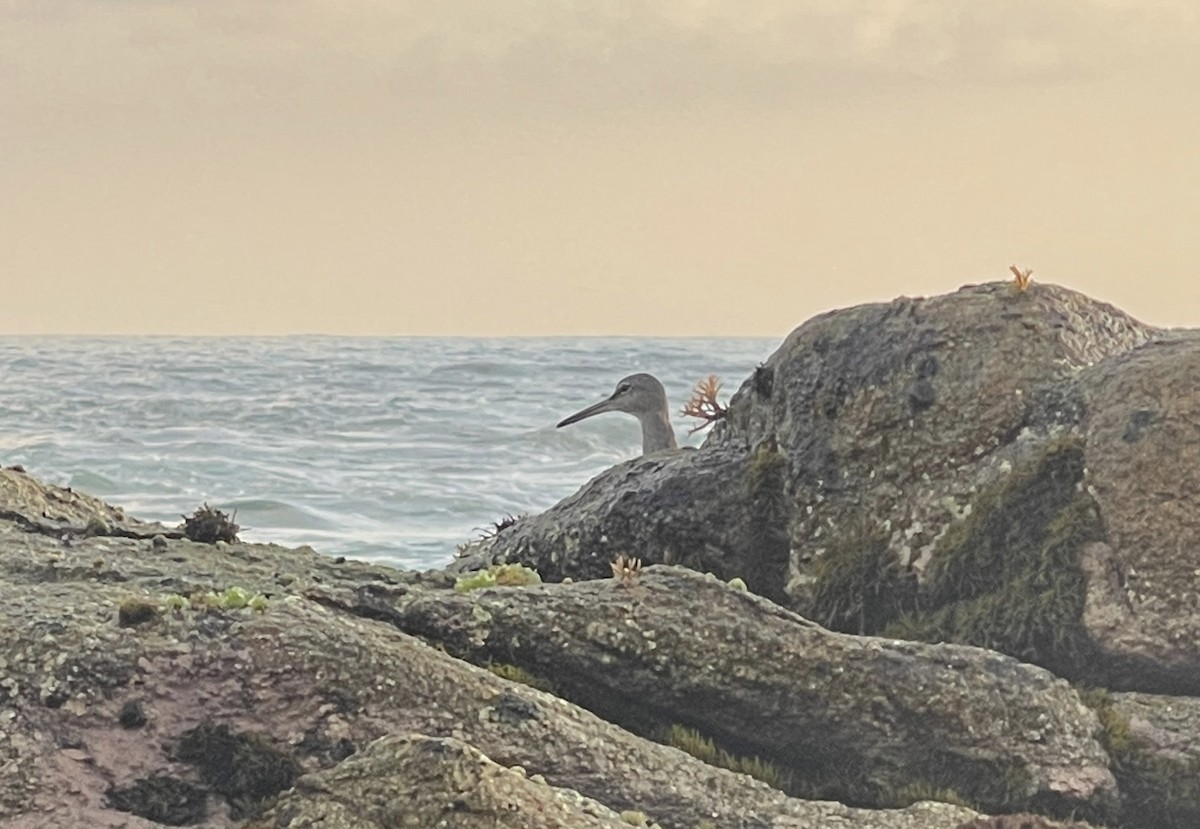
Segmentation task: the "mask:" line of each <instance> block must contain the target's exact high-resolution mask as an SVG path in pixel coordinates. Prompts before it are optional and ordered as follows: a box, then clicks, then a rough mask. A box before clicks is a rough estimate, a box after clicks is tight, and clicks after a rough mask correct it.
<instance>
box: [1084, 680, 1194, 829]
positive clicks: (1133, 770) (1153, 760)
mask: <svg viewBox="0 0 1200 829" xmlns="http://www.w3.org/2000/svg"><path fill="white" fill-rule="evenodd" d="M1079 696H1080V698H1081V699H1082V700H1083V702H1084V704H1085V705H1087V706H1088V707H1089V708H1091V709H1092V710H1093V711H1095V712H1096V716H1097V717H1098V718H1099V720H1100V725H1101V726H1102V728H1103V730H1102V731H1101V733H1100V744H1101V745H1102V746H1104V750H1105V751H1107V752H1108V756H1109V757H1110V758H1111V759H1112V763H1111V768H1112V773H1113V776H1115V777H1116V778H1117V786H1118V788H1119V790H1120V792H1121V807H1120V808H1121V811H1120V816H1119V817H1120V819H1119V824H1120V825H1121V826H1122V827H1127V829H1194V827H1196V826H1200V760H1197V759H1196V758H1195V757H1191V756H1187V755H1183V754H1180V755H1178V756H1174V757H1172V756H1167V755H1164V754H1161V753H1153V752H1151V751H1149V750H1148V749H1147V748H1146V747H1145V746H1144V745H1139V743H1138V740H1137V738H1136V737H1135V736H1134V735H1133V732H1132V730H1131V729H1130V724H1129V718H1128V717H1127V716H1125V715H1124V714H1122V713H1121V712H1120V711H1118V710H1117V709H1116V707H1115V706H1114V705H1113V701H1112V698H1111V697H1110V696H1109V694H1108V692H1107V691H1105V690H1103V689H1089V690H1083V691H1080V692H1079Z"/></svg>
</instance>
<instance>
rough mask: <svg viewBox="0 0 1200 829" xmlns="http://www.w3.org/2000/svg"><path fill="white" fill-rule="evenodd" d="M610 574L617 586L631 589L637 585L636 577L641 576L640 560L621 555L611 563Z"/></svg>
mask: <svg viewBox="0 0 1200 829" xmlns="http://www.w3.org/2000/svg"><path fill="white" fill-rule="evenodd" d="M612 574H613V578H614V579H616V580H617V584H618V585H624V586H625V587H632V586H633V585H635V584H637V582H638V576H640V575H641V574H642V560H641V559H640V558H632V557H631V556H627V555H625V554H624V553H622V554H621V555H619V556H617V559H616V561H614V562H612Z"/></svg>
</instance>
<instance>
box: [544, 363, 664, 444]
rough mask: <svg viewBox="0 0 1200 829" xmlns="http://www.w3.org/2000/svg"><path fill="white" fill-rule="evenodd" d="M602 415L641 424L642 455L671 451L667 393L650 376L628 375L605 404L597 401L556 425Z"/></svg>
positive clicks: (653, 377) (568, 423) (566, 424)
mask: <svg viewBox="0 0 1200 829" xmlns="http://www.w3.org/2000/svg"><path fill="white" fill-rule="evenodd" d="M604 412H626V413H628V414H631V415H633V416H634V417H636V418H637V419H638V420H639V421H641V424H642V454H644V455H648V454H650V453H651V452H658V451H660V450H662V449H674V448H676V444H675V432H674V430H672V429H671V415H670V411H669V410H668V408H667V393H666V391H665V390H664V389H663V384H662V383H660V382H658V378H657V377H655V376H654V375H653V374H631V375H629V376H628V377H626V378H624V379H623V380H621V381H620V382H619V383H617V390H616V391H614V392H613V393H612V396H610V397H609V398H608V399H607V400H601V401H600V402H599V403H596V404H595V405H593V406H588V407H587V408H586V409H584V410H583V411H579V412H576V413H575V414H573V415H571V416H570V417H568V418H566V419H565V420H563V421H562V422H560V423H559V424H558V425H559V426H560V427H562V426H569V425H570V424H572V423H578V422H579V421H581V420H583V419H584V418H585V417H591V416H592V415H598V414H603V413H604Z"/></svg>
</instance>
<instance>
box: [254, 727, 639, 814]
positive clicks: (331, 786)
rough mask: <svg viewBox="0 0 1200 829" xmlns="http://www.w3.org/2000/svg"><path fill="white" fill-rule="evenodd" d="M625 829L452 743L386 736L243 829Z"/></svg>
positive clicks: (312, 778) (572, 797)
mask: <svg viewBox="0 0 1200 829" xmlns="http://www.w3.org/2000/svg"><path fill="white" fill-rule="evenodd" d="M314 825H326V826H338V827H347V829H351V828H352V829H390V827H413V829H416V828H417V827H425V826H454V827H458V828H460V829H475V828H476V827H477V828H478V829H504V827H512V829H576V828H577V827H578V829H584V827H595V828H596V829H601V828H602V827H607V829H629V824H628V823H626V822H625V821H624V820H623V819H622V817H621V815H619V814H617V813H616V812H614V811H613V810H612V809H609V808H608V807H606V806H604V805H602V804H600V803H597V802H596V801H594V800H591V799H590V798H586V797H584V796H582V795H580V794H579V793H578V792H575V791H572V790H570V789H560V788H556V787H554V786H550V785H548V784H546V783H535V782H533V781H531V780H529V779H527V778H525V777H524V776H523V775H520V774H518V773H515V772H514V771H513V770H512V769H509V768H505V767H504V766H501V765H498V764H496V763H494V762H492V761H491V760H489V759H488V758H487V757H485V756H484V755H483V753H482V752H480V751H479V750H477V749H475V748H472V747H471V746H469V745H467V744H465V743H463V742H461V741H459V740H455V739H452V738H434V737H425V736H423V735H419V734H393V735H389V736H387V737H382V738H380V739H379V740H376V741H375V742H374V743H372V744H371V745H370V746H368V747H367V749H366V751H364V752H363V753H361V754H359V755H356V756H355V757H353V758H351V759H349V760H347V761H345V762H344V763H341V764H340V765H338V766H337V767H335V768H333V769H329V770H327V771H321V772H317V773H314V774H310V775H307V776H305V777H303V778H301V779H300V781H299V783H298V784H297V786H296V787H295V789H293V790H292V791H291V792H289V793H288V794H286V795H284V796H283V797H282V798H281V799H280V801H279V803H278V805H277V806H276V807H275V808H274V809H273V810H272V812H270V813H268V814H267V815H265V816H264V817H263V818H262V819H261V820H258V821H252V822H251V823H250V824H248V826H247V829H288V827H292V826H295V827H307V826H314Z"/></svg>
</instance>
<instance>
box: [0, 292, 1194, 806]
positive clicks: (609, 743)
mask: <svg viewBox="0 0 1200 829" xmlns="http://www.w3.org/2000/svg"><path fill="white" fill-rule="evenodd" d="M1197 369H1200V338H1197V337H1196V336H1194V335H1193V334H1192V332H1180V331H1172V332H1165V331H1160V330H1157V329H1153V328H1150V327H1148V326H1144V325H1142V324H1141V323H1138V322H1137V321H1136V320H1132V319H1131V318H1129V317H1128V316H1126V315H1124V314H1122V313H1121V312H1120V311H1118V310H1116V309H1114V308H1111V307H1110V306H1106V305H1103V304H1101V303H1098V302H1095V301H1094V300H1091V299H1089V298H1087V297H1085V296H1082V295H1080V294H1077V293H1074V292H1071V291H1067V290H1065V289H1062V288H1058V287H1056V286H1049V285H1045V286H1043V285H1033V286H1030V287H1029V288H1028V290H1024V291H1018V290H1014V288H1013V287H1012V286H1010V285H1007V284H1003V285H1001V284H993V285H983V286H976V287H970V288H965V289H963V290H961V291H959V292H956V293H954V294H950V295H946V296H942V297H933V298H930V299H920V300H912V299H900V300H896V301H895V302H892V303H887V304H880V305H871V306H860V307H857V308H851V309H847V310H844V311H838V312H833V313H831V314H826V315H823V316H822V317H818V318H816V319H814V320H811V321H809V322H808V323H806V324H805V325H803V326H801V327H800V328H799V329H797V330H796V332H794V333H793V334H792V335H791V336H790V337H789V338H788V339H787V340H786V341H785V342H784V344H783V345H782V346H781V348H780V349H779V351H778V352H776V354H775V355H773V356H772V357H771V358H770V360H768V361H767V363H766V364H765V365H764V366H762V367H760V368H759V369H758V370H757V371H756V372H755V373H754V374H753V375H751V376H750V377H748V378H747V379H746V382H745V383H744V384H743V386H742V388H741V390H740V391H739V392H738V393H737V395H735V397H734V399H733V400H732V401H731V404H730V410H729V415H728V416H727V418H726V420H725V421H724V422H723V423H721V424H720V425H719V426H718V428H717V430H716V431H715V432H714V434H713V435H712V436H711V437H710V438H709V440H708V441H707V442H706V444H705V446H704V447H702V448H701V449H699V450H679V451H675V452H667V453H658V454H654V455H651V456H647V457H644V458H639V459H636V460H633V461H630V462H628V463H625V464H621V465H618V466H617V467H614V468H613V469H612V470H609V471H608V472H606V473H604V474H602V475H601V476H599V477H597V478H596V479H595V480H593V481H591V482H589V483H588V484H587V486H585V487H584V488H583V489H581V490H580V492H579V493H577V494H576V495H574V496H572V497H571V498H568V499H566V500H565V501H563V502H562V503H561V504H559V505H557V506H556V507H554V508H553V509H551V510H548V511H547V512H546V513H543V514H542V515H538V516H531V517H528V518H523V519H521V520H520V521H518V522H516V523H515V524H513V525H512V526H508V527H505V528H504V529H503V530H501V531H500V532H498V533H497V534H495V535H494V536H493V537H491V538H488V539H485V540H482V541H480V542H477V543H475V544H473V545H471V546H470V547H469V548H468V549H466V550H465V552H464V555H463V556H462V557H461V558H460V559H459V560H457V561H456V562H454V563H453V564H452V565H451V566H450V567H448V568H446V569H444V570H440V571H431V572H426V573H416V572H407V571H400V570H396V569H393V568H389V567H385V566H379V565H368V564H365V563H362V562H355V561H344V560H341V559H336V560H335V559H332V558H330V557H327V556H322V555H320V554H318V553H316V552H314V551H313V550H311V549H308V548H299V549H286V548H283V547H278V546H274V545H261V544H243V543H240V542H234V543H227V542H225V541H221V542H217V543H215V544H214V543H199V542H196V541H192V540H189V539H188V538H186V537H185V533H184V532H183V530H182V529H181V528H166V527H162V526H159V525H154V524H146V523H143V522H140V521H138V520H137V519H136V518H133V517H131V516H128V515H126V514H125V513H124V512H123V511H122V510H120V509H119V508H118V507H114V506H110V505H107V504H104V503H103V502H101V501H99V500H97V499H94V498H91V497H89V496H87V495H85V494H83V493H78V492H72V491H70V490H67V489H61V488H58V487H54V486H50V485H46V484H43V483H41V482H40V481H38V480H37V479H36V478H35V477H33V476H31V475H29V474H27V473H26V472H25V471H23V470H17V469H5V470H0V586H2V587H3V596H4V601H3V602H0V628H2V629H3V639H2V640H0V641H2V644H0V772H2V773H0V825H3V826H13V827H55V826H62V827H76V826H105V827H153V826H162V825H193V826H204V827H232V826H249V827H261V829H266V827H274V828H275V829H283V828H284V827H296V828H297V829H298V828H299V827H302V826H315V825H322V826H339V827H340V826H346V827H362V829H382V827H391V826H412V827H426V826H430V827H432V826H447V827H510V826H511V827H589V826H596V827H601V826H611V827H628V826H631V825H632V826H638V825H644V826H651V825H658V826H660V827H663V828H664V829H700V827H709V829H715V828H716V827H720V828H721V829H725V828H726V827H729V829H762V827H779V829H787V828H789V827H790V828H792V829H800V827H868V828H869V827H879V829H888V828H889V827H896V828H897V829H899V828H900V827H912V829H917V827H932V828H933V829H937V827H945V829H958V828H959V827H964V828H966V827H997V828H999V827H1018V826H1021V827H1053V826H1076V827H1082V826H1088V825H1091V826H1097V827H1099V826H1113V827H1116V826H1128V827H1151V826H1154V827H1160V826H1163V827H1175V826H1178V827H1184V826H1195V825H1198V823H1200V783H1197V782H1196V781H1197V780H1198V779H1200V774H1197V772H1198V771H1200V749H1197V748H1196V746H1200V645H1198V644H1197V643H1198V642H1200V639H1198V638H1197V635H1196V634H1197V633H1200V608H1198V605H1197V597H1198V596H1200V551H1198V550H1197V549H1195V547H1194V539H1195V538H1196V537H1197V536H1196V534H1195V532H1194V531H1193V527H1192V523H1193V522H1194V521H1197V520H1200V519H1197V518H1196V517H1195V516H1197V515H1200V511H1198V510H1197V509H1196V507H1197V506H1200V505H1198V504H1197V503H1196V501H1197V499H1200V466H1198V465H1197V463H1196V462H1197V460H1198V459H1197V457H1196V456H1197V453H1198V451H1200V446H1197V445H1196V441H1195V427H1196V424H1198V423H1200V394H1198V393H1197V392H1196V391H1195V389H1194V382H1193V381H1194V378H1195V377H1196V376H1197ZM617 555H627V556H631V557H637V558H639V559H641V560H642V561H643V562H645V564H646V566H645V567H644V568H642V569H641V570H640V571H637V572H635V573H632V574H629V575H628V576H627V577H626V578H614V577H613V576H612V569H611V565H610V562H611V561H612V560H613V559H614V558H616V556H617ZM488 568H495V569H493V571H492V572H493V576H497V577H489V578H478V577H477V576H476V575H474V574H478V573H479V572H482V571H486V570H487V569H488ZM499 568H504V569H503V570H501V569H499ZM746 585H748V586H749V590H748V591H747V590H746V589H745V586H746ZM1080 821H1086V823H1085V822H1080Z"/></svg>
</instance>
